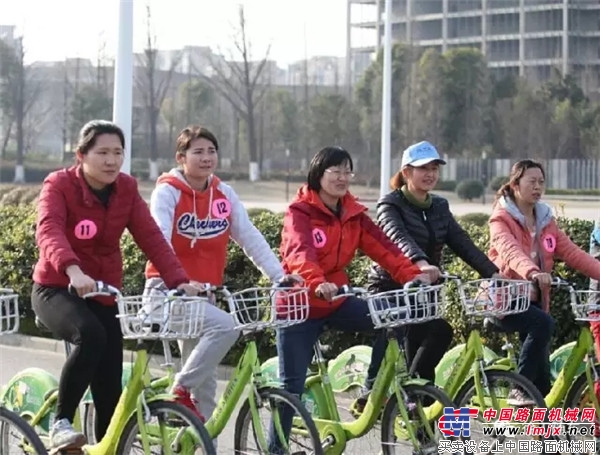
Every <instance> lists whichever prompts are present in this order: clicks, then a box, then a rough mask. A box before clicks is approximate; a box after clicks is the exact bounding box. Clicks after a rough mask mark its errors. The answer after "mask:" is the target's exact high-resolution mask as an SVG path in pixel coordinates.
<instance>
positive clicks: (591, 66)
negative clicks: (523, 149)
mask: <svg viewBox="0 0 600 455" xmlns="http://www.w3.org/2000/svg"><path fill="white" fill-rule="evenodd" d="M392 5H393V6H392V38H393V39H394V40H395V41H400V42H405V43H410V44H411V45H414V46H418V47H422V48H435V49H437V50H439V51H440V52H445V51H446V50H448V49H452V48H455V47H467V46H469V47H474V48H477V49H480V50H481V51H482V52H483V53H484V54H485V55H486V57H487V60H488V62H489V66H490V68H491V69H492V71H493V72H494V73H496V74H497V75H499V76H502V75H506V74H514V75H519V76H522V77H525V78H527V79H528V80H530V81H532V82H537V83H539V82H543V81H545V80H546V79H548V78H549V77H550V75H551V74H552V69H553V68H557V69H559V70H560V71H561V72H562V73H563V74H566V73H568V74H572V75H574V76H576V77H577V79H578V81H579V83H580V84H581V86H582V88H583V89H584V91H585V92H586V93H587V94H588V95H589V96H591V97H593V98H599V97H600V1H599V0H393V3H392ZM365 8H366V9H367V10H370V11H369V12H370V14H367V15H365V14H356V11H357V9H360V10H361V11H365ZM384 8H385V0H348V13H349V14H348V23H347V27H348V43H347V55H348V59H347V60H348V61H347V71H348V72H349V73H348V74H349V78H348V80H347V82H348V83H354V82H356V80H357V79H358V78H360V74H361V71H364V66H365V65H364V56H365V55H372V54H373V53H374V52H377V51H378V49H379V47H380V46H381V43H382V41H383V30H384V24H383V20H384ZM357 16H358V17H357ZM357 29H362V30H371V31H373V32H374V33H373V36H374V42H373V43H372V44H371V45H368V46H364V45H363V46H361V47H357V46H355V45H353V43H352V42H351V36H352V32H353V30H357ZM361 62H363V64H362V65H361V64H360V63H361ZM361 66H363V68H361ZM350 73H352V74H350Z"/></svg>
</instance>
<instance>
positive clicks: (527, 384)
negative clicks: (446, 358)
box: [454, 370, 546, 408]
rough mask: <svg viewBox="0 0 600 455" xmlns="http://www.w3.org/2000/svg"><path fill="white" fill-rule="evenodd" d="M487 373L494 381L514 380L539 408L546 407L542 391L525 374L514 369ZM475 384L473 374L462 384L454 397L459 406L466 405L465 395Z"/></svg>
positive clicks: (490, 379)
mask: <svg viewBox="0 0 600 455" xmlns="http://www.w3.org/2000/svg"><path fill="white" fill-rule="evenodd" d="M485 375H486V377H487V378H488V381H489V382H493V379H505V380H511V381H513V383H514V384H516V385H518V386H519V387H520V388H521V389H522V390H523V392H525V393H526V394H527V395H528V396H529V397H531V398H532V399H533V400H534V401H535V403H534V405H535V406H537V407H539V408H545V407H546V400H545V398H544V397H543V396H542V394H541V392H540V391H539V390H538V389H537V387H536V386H535V385H533V382H531V381H530V380H529V379H527V378H526V377H525V376H523V375H521V374H519V373H515V372H514V371H502V370H486V371H485ZM474 385H475V376H471V377H470V378H469V379H467V381H466V382H465V383H464V384H463V385H462V387H461V388H460V390H459V391H458V393H457V394H456V398H455V399H454V402H455V403H456V407H457V408H460V407H461V406H465V405H466V403H464V400H465V396H466V395H467V393H468V392H469V391H470V390H471V389H472V388H473V387H474Z"/></svg>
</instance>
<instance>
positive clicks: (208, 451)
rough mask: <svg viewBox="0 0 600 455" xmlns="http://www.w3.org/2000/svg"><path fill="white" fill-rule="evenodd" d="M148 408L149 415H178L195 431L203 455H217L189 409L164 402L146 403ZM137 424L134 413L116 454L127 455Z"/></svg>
mask: <svg viewBox="0 0 600 455" xmlns="http://www.w3.org/2000/svg"><path fill="white" fill-rule="evenodd" d="M148 408H149V409H150V413H151V415H156V414H158V413H159V412H160V411H165V410H166V411H168V412H171V413H174V414H179V415H180V417H183V419H184V420H185V421H186V423H188V424H189V425H190V426H193V427H194V429H195V430H196V432H197V434H198V437H199V442H200V445H201V447H200V448H202V450H203V451H204V453H205V455H217V452H216V450H215V448H214V446H213V442H212V438H211V437H210V435H209V434H208V431H206V428H205V427H204V424H203V423H202V421H201V420H200V419H199V418H198V416H197V415H196V414H194V412H193V411H192V410H191V409H188V408H187V407H185V406H184V405H182V404H180V403H175V402H173V401H165V400H158V401H152V402H150V403H148ZM137 424H138V422H137V413H135V412H134V413H133V415H132V416H131V417H130V418H129V420H128V421H127V424H126V425H125V427H124V428H123V433H122V434H121V437H120V438H119V445H118V446H117V453H129V452H128V451H127V450H128V448H129V447H128V445H130V444H131V443H132V441H133V440H135V439H136V436H137V434H138V431H137Z"/></svg>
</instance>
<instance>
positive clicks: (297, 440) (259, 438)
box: [85, 284, 323, 455]
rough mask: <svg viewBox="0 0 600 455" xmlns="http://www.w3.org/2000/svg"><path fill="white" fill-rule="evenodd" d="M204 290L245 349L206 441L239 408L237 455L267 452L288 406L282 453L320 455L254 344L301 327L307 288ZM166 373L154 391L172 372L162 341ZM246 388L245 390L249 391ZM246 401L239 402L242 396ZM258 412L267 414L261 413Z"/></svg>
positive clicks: (314, 435)
mask: <svg viewBox="0 0 600 455" xmlns="http://www.w3.org/2000/svg"><path fill="white" fill-rule="evenodd" d="M205 289H206V290H207V292H210V293H211V294H214V295H215V296H216V295H220V296H221V297H222V298H223V299H224V300H225V301H226V302H227V304H228V306H229V310H230V313H231V315H232V317H233V318H234V321H235V323H236V324H235V325H236V329H237V330H240V331H241V332H242V337H243V341H244V343H245V347H244V351H243V353H242V355H241V357H240V360H239V362H238V364H237V366H236V368H235V370H234V372H233V373H232V376H231V379H230V380H229V382H228V384H227V386H226V388H225V391H224V392H223V395H222V396H221V398H220V399H219V401H218V404H217V407H216V409H215V411H214V412H213V414H212V416H211V417H210V418H209V419H208V421H207V422H206V423H205V428H206V431H207V433H208V434H209V435H210V438H212V439H215V438H217V437H218V436H219V435H220V434H221V433H222V432H223V430H224V428H225V426H226V425H227V423H228V422H229V421H230V419H231V418H232V417H233V414H234V411H235V410H236V408H237V406H238V404H239V403H240V402H242V401H243V404H242V406H241V408H240V410H239V412H238V416H237V419H236V423H235V432H234V450H235V453H236V454H237V453H239V454H242V453H243V454H245V453H253V452H256V453H265V454H267V453H269V448H268V445H269V444H268V443H269V423H270V421H271V418H273V419H274V421H275V422H279V419H278V415H279V410H280V409H281V408H282V407H284V406H286V407H288V409H292V410H293V412H294V416H295V419H296V420H297V426H296V427H295V430H294V431H293V432H292V435H291V436H292V437H291V440H290V441H287V440H285V439H286V438H284V436H283V433H282V431H281V425H279V424H278V423H277V424H276V428H277V429H278V436H279V440H280V444H281V445H282V446H283V447H284V449H285V450H286V453H302V454H306V455H308V454H309V453H310V454H316V455H320V454H323V451H322V448H321V446H320V442H319V434H318V432H317V428H316V427H315V424H314V422H313V421H312V418H311V415H310V413H309V412H308V411H307V410H306V409H305V407H304V406H303V405H302V402H301V401H300V400H299V399H298V398H297V397H296V396H295V395H293V394H290V393H288V392H286V391H285V390H281V389H280V388H278V387H271V386H269V384H268V382H267V381H266V380H265V378H264V377H263V376H262V374H261V371H260V362H259V358H258V348H257V340H258V339H259V337H261V336H262V333H263V332H264V331H265V330H272V329H275V328H278V327H286V326H290V325H293V324H299V323H301V322H303V321H305V320H306V318H307V317H308V311H309V305H308V289H307V288H300V287H291V288H288V287H282V286H278V287H264V288H261V287H255V288H250V289H245V290H242V291H239V292H229V291H228V290H227V289H226V288H225V287H222V286H219V287H217V286H211V285H208V284H207V285H205ZM163 350H164V355H165V362H164V364H163V367H164V368H165V369H166V375H165V376H163V377H161V378H157V379H155V380H152V381H151V382H150V384H149V387H150V389H152V390H154V391H155V392H156V393H160V392H161V391H164V390H168V389H170V388H171V386H172V384H173V382H174V379H175V371H174V369H173V360H172V354H171V349H170V346H169V344H168V342H163ZM247 386H249V387H248V389H247ZM246 390H247V392H246V398H245V399H244V400H242V396H243V395H244V392H245V391H246ZM261 411H265V413H264V415H261ZM92 413H93V407H89V408H88V414H87V415H86V417H85V421H87V422H93V419H94V417H93V414H92Z"/></svg>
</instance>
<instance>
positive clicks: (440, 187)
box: [435, 180, 456, 191]
mask: <svg viewBox="0 0 600 455" xmlns="http://www.w3.org/2000/svg"><path fill="white" fill-rule="evenodd" d="M455 189H456V181H454V180H438V182H437V185H436V186H435V190H436V191H454V190H455Z"/></svg>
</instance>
